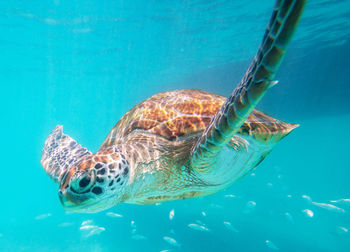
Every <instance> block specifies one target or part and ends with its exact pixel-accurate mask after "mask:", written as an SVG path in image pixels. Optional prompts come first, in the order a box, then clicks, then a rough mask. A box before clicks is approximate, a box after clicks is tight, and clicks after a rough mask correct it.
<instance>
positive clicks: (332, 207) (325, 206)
mask: <svg viewBox="0 0 350 252" xmlns="http://www.w3.org/2000/svg"><path fill="white" fill-rule="evenodd" d="M312 204H313V205H315V206H318V207H321V208H323V209H326V210H329V211H332V212H335V213H342V214H343V213H345V210H344V209H343V208H340V207H337V206H335V205H332V204H326V203H318V202H312Z"/></svg>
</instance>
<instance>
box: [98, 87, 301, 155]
mask: <svg viewBox="0 0 350 252" xmlns="http://www.w3.org/2000/svg"><path fill="white" fill-rule="evenodd" d="M225 100H226V98H225V97H223V96H220V95H216V94H212V93H208V92H204V91H201V90H193V89H183V90H176V91H169V92H164V93H159V94H156V95H154V96H152V97H150V98H148V99H147V100H145V101H143V102H141V103H139V104H138V105H136V106H135V107H133V108H132V109H131V110H129V111H128V112H127V113H126V114H125V115H124V116H123V117H122V118H121V119H120V120H119V122H118V123H117V124H116V125H115V126H114V127H113V129H112V130H111V131H110V133H109V134H108V136H107V137H106V139H105V141H104V142H103V144H102V145H101V147H100V150H101V149H104V148H106V147H109V146H111V145H114V144H115V143H117V142H120V141H123V140H124V139H125V137H126V136H128V135H129V134H132V133H133V132H135V131H142V132H148V133H151V134H155V135H158V136H161V137H163V138H165V139H167V140H169V141H177V140H179V139H183V138H184V137H189V136H193V135H200V134H201V133H202V132H203V131H204V130H205V128H206V127H207V125H208V124H209V122H210V121H211V119H212V118H213V117H214V116H215V114H216V112H217V111H218V110H219V109H220V107H221V105H222V104H223V103H224V102H225ZM296 126H297V125H295V124H289V123H284V122H281V121H278V120H276V119H274V118H272V117H270V116H268V115H266V114H264V113H262V112H260V111H258V110H253V112H252V113H251V115H250V116H249V117H248V119H247V120H246V122H245V123H244V124H243V125H242V127H241V128H240V130H239V132H238V133H240V134H242V135H250V136H253V137H254V138H255V139H257V140H260V141H263V142H266V141H270V140H272V139H273V140H274V141H277V140H279V139H281V138H282V137H284V136H285V135H287V134H288V133H289V132H290V131H291V130H292V129H294V128H295V127H296Z"/></svg>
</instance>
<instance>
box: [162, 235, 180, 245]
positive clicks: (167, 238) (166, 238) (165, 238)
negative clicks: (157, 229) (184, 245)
mask: <svg viewBox="0 0 350 252" xmlns="http://www.w3.org/2000/svg"><path fill="white" fill-rule="evenodd" d="M163 240H164V241H166V242H167V243H169V244H170V245H172V246H174V247H180V246H181V244H180V243H178V242H177V241H176V240H175V239H174V238H171V237H169V236H164V237H163Z"/></svg>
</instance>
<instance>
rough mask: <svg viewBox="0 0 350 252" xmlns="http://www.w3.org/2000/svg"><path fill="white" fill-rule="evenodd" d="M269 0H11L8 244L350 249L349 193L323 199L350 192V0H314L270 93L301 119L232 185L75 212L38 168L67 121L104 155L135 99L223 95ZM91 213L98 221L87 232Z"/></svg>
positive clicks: (1, 10)
mask: <svg viewBox="0 0 350 252" xmlns="http://www.w3.org/2000/svg"><path fill="white" fill-rule="evenodd" d="M272 6H273V1H267V0H266V1H259V0H254V1H224V0H222V1H209V0H197V1H180V0H179V1H145V0H144V1H141V0H136V1H111V0H103V1H97V0H95V1H93V0H89V1H63V0H53V1H25V0H21V1H1V3H0V30H1V36H0V51H1V58H0V82H1V91H0V102H1V104H0V105H1V107H2V113H1V132H2V135H1V145H0V146H1V147H0V153H1V166H0V169H1V183H0V189H1V194H0V195H1V203H0V204H1V205H0V251H39V252H41V251H65V252H68V251H69V252H70V251H108V252H109V251H161V250H165V249H169V250H170V251H276V250H280V251H344V252H345V251H350V231H348V232H346V230H348V229H350V203H334V205H336V206H337V207H339V208H341V209H343V210H329V209H328V210H327V209H324V208H321V207H319V206H317V205H315V204H313V203H312V202H318V203H327V204H329V203H331V202H330V201H331V200H337V199H340V198H346V199H349V198H350V183H349V178H350V161H349V153H350V130H349V128H350V127H349V125H350V99H349V97H350V85H349V83H350V75H349V69H350V1H340V0H338V1H331V0H322V1H320V0H310V1H309V3H308V5H307V8H306V10H305V13H304V16H303V19H302V20H301V22H300V27H299V29H298V31H297V33H296V36H295V39H294V40H293V42H292V43H291V45H290V47H289V51H288V53H287V56H286V58H285V61H284V63H283V64H282V65H281V68H280V71H279V73H278V75H277V76H276V78H277V79H278V80H279V84H278V85H277V86H276V87H274V88H273V89H272V90H271V91H270V92H269V93H268V94H267V95H266V96H265V97H264V99H263V101H262V102H261V103H260V104H259V109H260V110H262V111H264V112H266V113H268V114H270V115H272V116H274V117H277V118H279V119H281V120H286V121H289V122H295V123H299V124H300V127H299V128H298V129H297V130H295V131H294V132H293V133H292V134H291V135H289V136H288V137H286V138H285V139H284V140H283V141H281V142H280V143H279V144H278V145H277V146H276V147H275V149H274V151H273V152H272V153H271V154H270V155H269V156H268V157H267V158H266V160H265V161H264V162H263V163H262V164H261V165H260V166H259V167H258V169H256V170H255V171H254V173H253V174H251V175H249V176H247V177H246V178H244V179H242V180H241V181H239V182H237V183H235V184H234V185H232V187H230V188H229V189H227V190H226V191H223V192H220V193H217V194H215V195H212V196H208V197H205V198H198V199H190V200H183V201H175V202H169V203H163V204H160V205H151V206H139V205H127V204H121V205H118V206H116V207H114V208H112V209H109V210H107V211H105V212H101V213H98V214H69V213H66V212H65V211H64V209H63V208H62V207H61V205H60V202H59V200H58V197H57V189H58V187H57V185H55V184H54V183H53V182H52V181H51V180H50V179H49V177H48V176H47V175H46V174H45V172H44V170H43V169H42V167H41V165H40V156H41V150H42V147H43V144H44V141H45V139H46V137H47V136H48V134H49V133H50V132H51V130H52V129H53V128H54V127H55V126H56V125H57V124H63V125H64V129H65V132H66V133H67V134H69V135H70V136H72V137H73V138H75V139H76V140H77V141H78V142H79V143H80V144H82V145H83V146H85V147H87V148H88V149H90V150H91V151H93V152H94V151H96V150H97V149H98V147H99V145H100V144H101V143H102V141H103V139H104V137H105V136H106V135H107V133H108V132H109V130H110V129H111V128H112V127H113V125H114V124H115V123H116V122H117V120H118V119H119V118H120V117H121V116H122V115H123V114H124V113H125V112H126V111H127V110H129V109H130V108H131V107H132V106H134V105H135V104H137V103H139V102H141V101H142V100H144V99H146V98H148V97H150V96H151V95H153V94H155V93H158V92H161V91H166V90H174V89H180V88H197V89H202V90H205V91H209V92H214V93H218V94H221V95H225V96H228V95H229V94H230V93H231V91H232V90H233V88H234V86H235V85H236V83H237V82H238V81H239V80H240V78H241V77H242V76H243V74H244V72H245V70H246V68H247V67H248V65H249V62H250V60H251V59H252V58H253V56H254V54H255V52H256V50H257V48H258V45H259V43H260V40H261V38H262V35H263V32H264V28H265V26H266V24H267V22H268V19H269V16H270V11H271V8H272ZM303 195H304V197H303ZM308 197H310V198H311V199H308ZM253 202H254V203H255V204H254V203H253ZM332 204H333V203H332ZM306 209H308V210H310V211H312V213H313V215H312V217H310V216H309V215H308V214H307V212H306ZM171 210H174V217H173V219H171V220H170V219H169V212H170V211H171ZM108 212H113V213H118V214H120V215H122V217H111V216H110V214H109V215H108V214H107V213H108ZM309 213H310V214H311V212H309ZM87 220H91V223H90V224H91V225H96V226H99V227H101V229H100V231H101V232H100V233H99V234H97V233H95V234H90V235H89V232H88V231H86V230H85V231H84V230H80V227H81V224H82V222H83V221H87ZM224 222H229V223H231V229H230V226H229V224H227V223H226V224H224ZM191 223H192V224H193V223H196V224H198V223H200V224H201V225H204V226H205V227H207V229H208V230H207V231H198V230H194V229H191V228H190V227H188V225H189V224H191ZM102 228H103V229H102ZM164 236H168V237H172V238H174V239H175V240H176V241H177V243H178V244H177V246H174V245H172V244H169V243H167V242H166V241H165V240H164V239H163V237H164ZM266 241H268V242H266Z"/></svg>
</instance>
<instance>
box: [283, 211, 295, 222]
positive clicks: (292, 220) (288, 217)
mask: <svg viewBox="0 0 350 252" xmlns="http://www.w3.org/2000/svg"><path fill="white" fill-rule="evenodd" d="M284 216H286V218H287V220H288V221H289V222H290V223H294V218H293V216H292V215H291V214H290V213H288V212H287V213H285V214H284Z"/></svg>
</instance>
